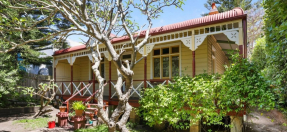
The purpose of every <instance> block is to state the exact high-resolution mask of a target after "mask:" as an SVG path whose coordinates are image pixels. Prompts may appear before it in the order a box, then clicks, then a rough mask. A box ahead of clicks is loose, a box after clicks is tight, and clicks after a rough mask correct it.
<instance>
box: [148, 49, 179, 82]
mask: <svg viewBox="0 0 287 132" xmlns="http://www.w3.org/2000/svg"><path fill="white" fill-rule="evenodd" d="M174 47H178V52H177V53H172V48H174ZM165 48H169V54H162V49H165ZM158 49H159V50H160V54H159V55H154V50H158ZM174 56H178V58H179V61H178V63H179V64H178V68H179V71H178V75H180V74H181V71H180V69H181V45H180V44H176V45H175V44H172V45H165V46H159V47H156V48H154V49H153V50H152V55H151V62H152V64H151V66H152V68H151V71H152V72H151V74H152V75H151V78H153V79H170V78H172V77H173V75H172V57H174ZM163 57H169V63H168V64H169V76H168V77H163ZM155 58H160V77H155V76H154V75H155V71H154V59H155Z"/></svg>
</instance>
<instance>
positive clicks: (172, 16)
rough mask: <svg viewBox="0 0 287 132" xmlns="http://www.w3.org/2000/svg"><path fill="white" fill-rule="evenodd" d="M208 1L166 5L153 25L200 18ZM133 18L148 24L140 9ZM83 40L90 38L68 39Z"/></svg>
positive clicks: (77, 42)
mask: <svg viewBox="0 0 287 132" xmlns="http://www.w3.org/2000/svg"><path fill="white" fill-rule="evenodd" d="M206 1H207V0H186V1H185V4H184V5H183V6H182V10H181V9H179V8H176V7H175V6H171V7H165V8H163V13H162V14H160V17H159V18H158V19H154V20H153V21H152V22H153V27H160V26H164V25H169V24H173V23H178V22H183V21H186V20H190V19H194V18H200V17H202V16H201V14H203V13H208V12H209V10H208V9H206V8H205V7H204V3H206ZM132 18H133V19H134V20H135V21H136V22H137V23H138V24H139V26H140V27H141V26H142V25H144V24H147V20H146V17H145V16H144V15H141V13H140V12H139V11H134V12H133V14H132ZM146 27H147V26H146ZM146 27H145V28H146ZM82 40H83V41H87V40H88V38H86V37H84V36H79V35H74V36H70V37H68V39H67V41H68V43H69V44H70V46H76V45H81V42H82ZM45 53H46V54H47V55H52V54H53V52H52V51H45Z"/></svg>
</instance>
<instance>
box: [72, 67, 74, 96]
mask: <svg viewBox="0 0 287 132" xmlns="http://www.w3.org/2000/svg"><path fill="white" fill-rule="evenodd" d="M73 70H74V69H73V65H71V94H72V95H73V93H74V89H73Z"/></svg>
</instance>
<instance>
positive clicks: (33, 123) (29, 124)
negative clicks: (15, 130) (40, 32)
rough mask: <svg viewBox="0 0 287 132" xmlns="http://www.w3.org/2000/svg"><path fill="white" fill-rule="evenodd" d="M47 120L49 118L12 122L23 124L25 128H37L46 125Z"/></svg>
mask: <svg viewBox="0 0 287 132" xmlns="http://www.w3.org/2000/svg"><path fill="white" fill-rule="evenodd" d="M49 121H50V119H49V118H37V119H21V120H16V121H14V123H17V124H23V125H24V127H25V129H37V128H43V127H47V126H48V122H49Z"/></svg>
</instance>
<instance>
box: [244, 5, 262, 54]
mask: <svg viewBox="0 0 287 132" xmlns="http://www.w3.org/2000/svg"><path fill="white" fill-rule="evenodd" d="M261 2H262V0H258V1H257V2H256V3H255V4H254V6H252V8H251V9H249V10H247V11H246V13H247V26H248V27H247V36H248V37H247V43H248V47H247V54H248V56H250V55H252V52H253V48H254V43H255V42H256V41H257V39H258V38H260V37H262V36H263V35H264V29H263V27H264V20H263V16H264V9H263V7H262V6H261ZM260 41H261V40H260ZM256 43H257V42H256Z"/></svg>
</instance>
